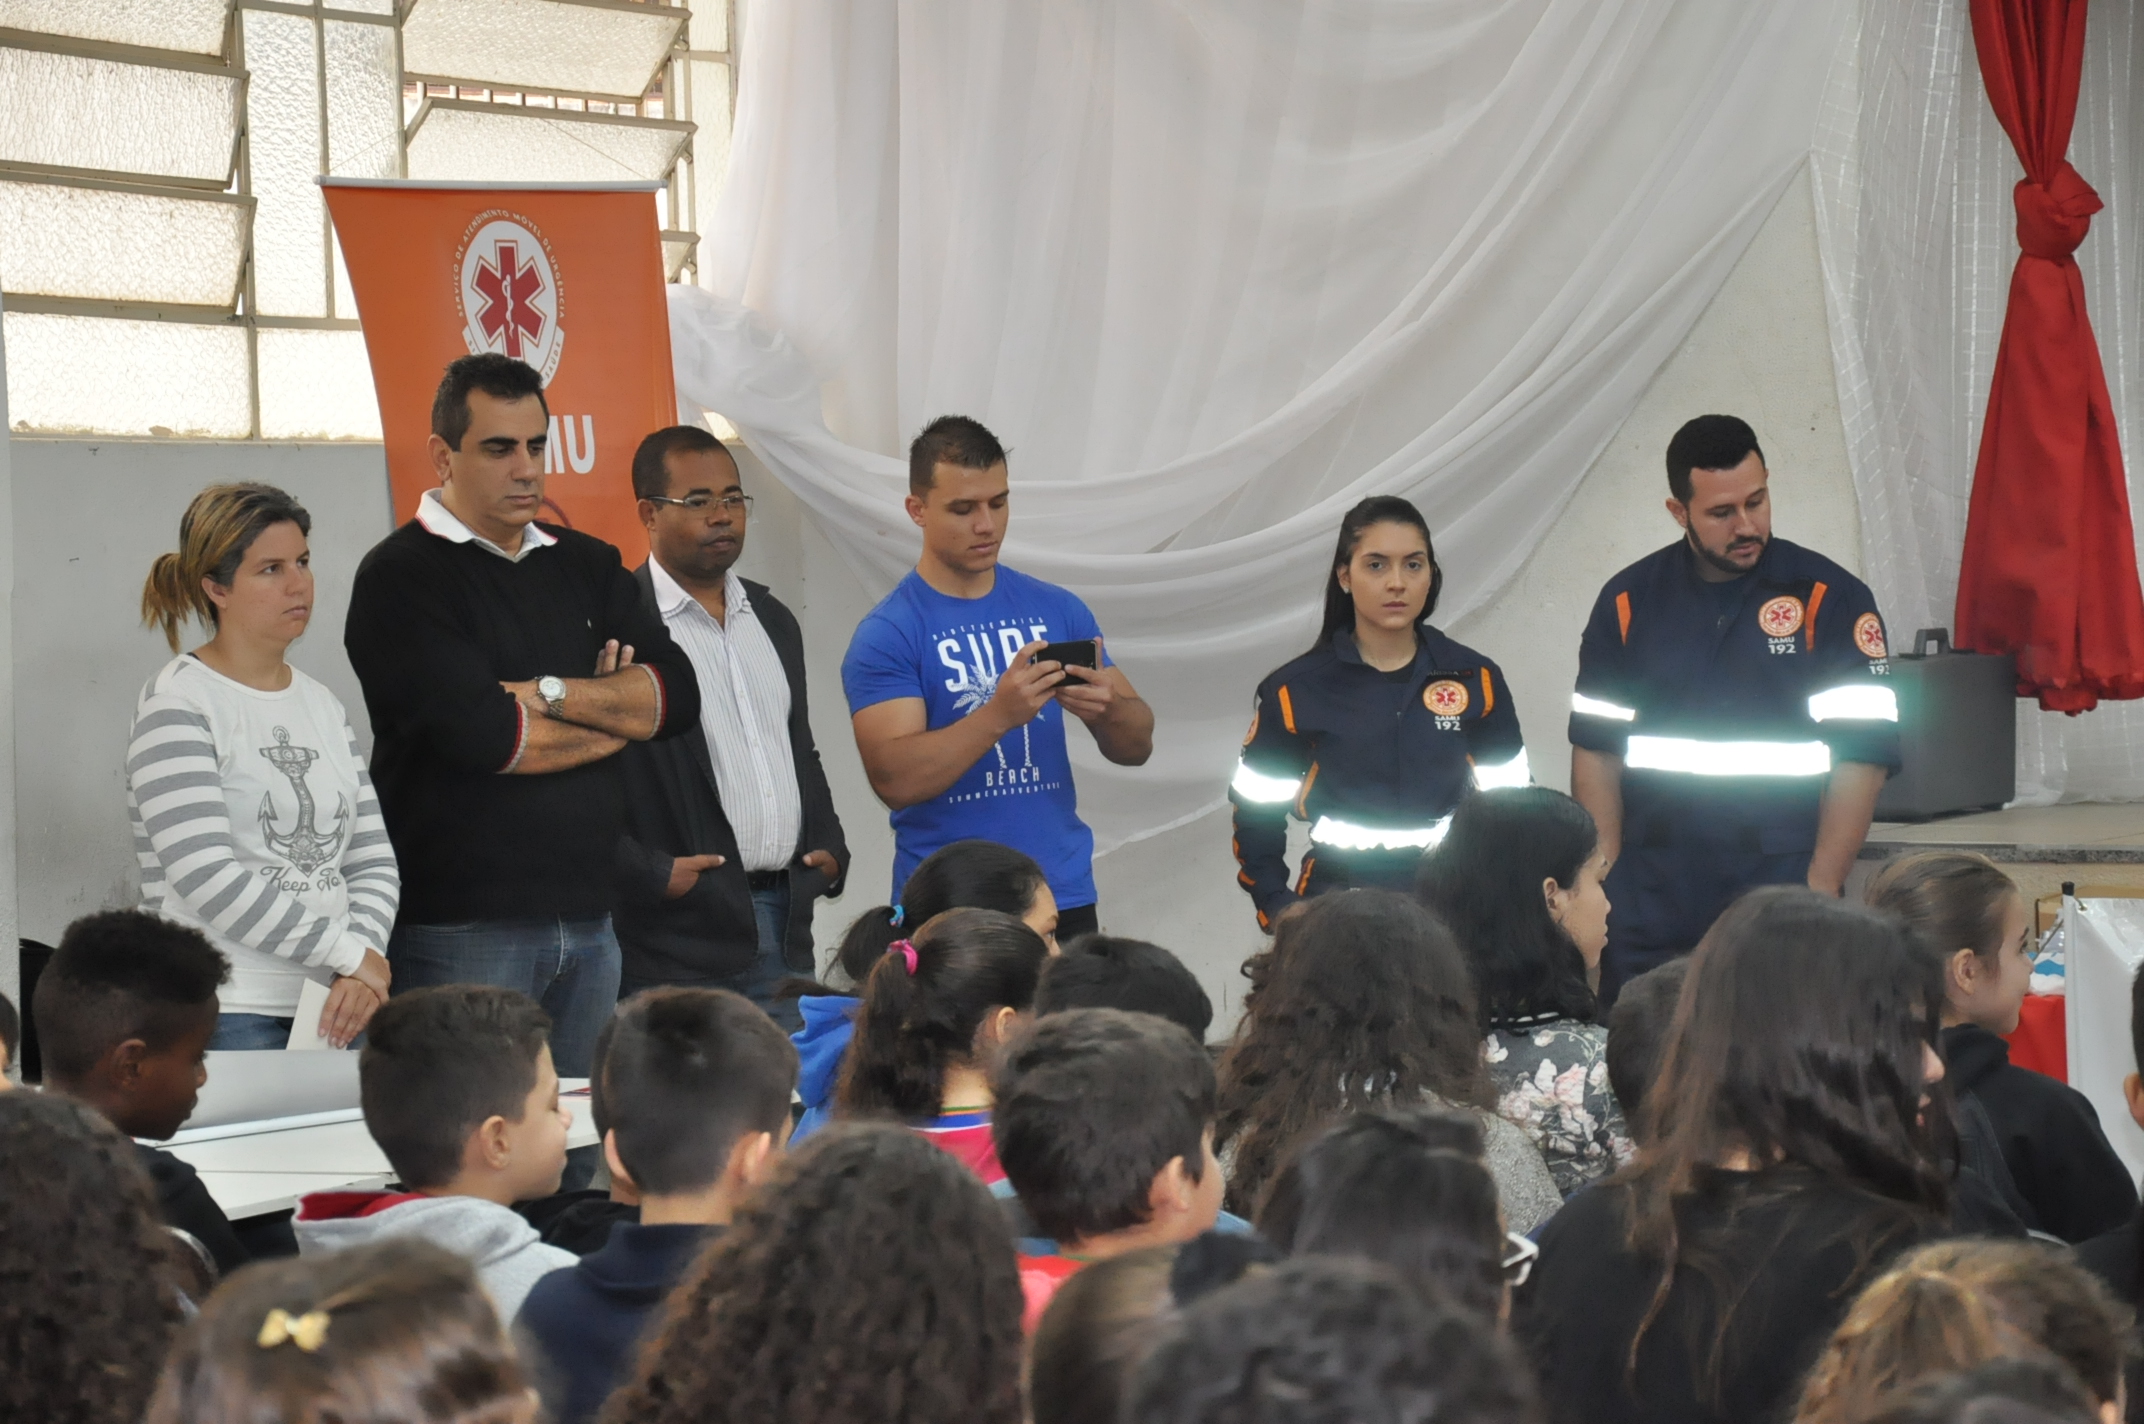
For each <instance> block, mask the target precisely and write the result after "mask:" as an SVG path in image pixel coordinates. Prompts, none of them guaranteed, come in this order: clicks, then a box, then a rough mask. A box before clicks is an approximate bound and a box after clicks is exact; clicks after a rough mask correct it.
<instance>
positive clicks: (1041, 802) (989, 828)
mask: <svg viewBox="0 0 2144 1424" xmlns="http://www.w3.org/2000/svg"><path fill="white" fill-rule="evenodd" d="M1100 634H1101V629H1100V628H1099V627H1098V626H1096V624H1095V621H1094V615H1093V614H1092V613H1090V612H1088V611H1087V605H1086V604H1084V603H1082V602H1080V600H1079V597H1078V595H1076V594H1074V593H1072V592H1071V591H1070V590H1068V589H1062V588H1059V587H1057V586H1056V585H1055V584H1049V583H1044V582H1042V581H1041V580H1040V579H1033V578H1029V577H1028V576H1027V575H1026V574H1023V573H1019V572H1016V571H1014V570H1012V569H1008V568H1006V567H1005V566H1004V565H1003V564H1000V565H998V570H997V582H996V584H995V585H994V586H993V587H992V588H991V590H990V592H988V593H986V594H984V595H983V596H982V597H981V598H950V597H948V596H947V595H945V594H942V593H940V592H938V591H937V590H936V589H934V588H932V587H931V586H930V585H929V584H927V583H925V582H924V581H923V580H922V578H921V577H919V576H918V575H917V574H916V573H915V572H914V571H912V570H911V571H910V573H909V575H908V577H906V578H904V579H902V580H901V582H900V583H899V584H898V585H896V586H895V588H894V590H893V592H891V593H889V594H887V595H886V596H885V598H883V599H882V600H880V602H879V605H878V607H876V608H874V609H872V610H871V611H870V612H869V613H868V614H866V615H864V621H863V622H861V623H859V624H857V625H856V635H855V636H854V637H852V638H850V639H849V651H848V655H847V656H846V657H844V658H843V659H842V660H841V687H842V691H844V692H846V693H847V694H848V698H849V714H850V715H851V716H854V715H855V714H856V713H858V712H860V711H862V710H863V709H864V708H866V707H875V706H877V705H878V704H879V703H881V702H892V701H894V700H895V699H897V698H902V697H920V698H922V699H923V704H924V708H925V718H926V724H927V726H928V727H929V729H930V730H931V731H936V730H938V729H939V728H940V727H949V726H951V725H952V724H953V723H955V722H957V721H959V720H960V719H961V718H963V717H965V716H967V715H968V714H969V713H970V712H973V711H974V710H975V709H976V708H978V707H981V706H982V705H983V704H984V703H986V702H988V701H989V700H990V694H991V693H993V692H995V691H996V690H997V685H998V675H999V673H1000V672H1001V671H1002V670H1003V669H1004V667H1005V665H1006V663H1007V662H1008V661H1009V660H1011V659H1012V658H1013V657H1014V656H1016V655H1017V654H1018V653H1019V651H1020V649H1022V648H1024V647H1026V646H1027V645H1028V644H1029V643H1032V642H1035V641H1037V640H1038V639H1041V640H1046V641H1049V642H1065V641H1067V640H1069V639H1073V638H1093V637H1098V636H1100ZM1102 661H1103V663H1104V664H1107V663H1108V661H1109V658H1108V655H1107V654H1106V653H1105V654H1104V655H1103V658H1102ZM892 821H893V897H892V898H893V900H894V901H895V902H898V901H899V900H900V898H901V887H902V886H903V885H905V884H907V883H908V877H909V875H910V874H911V873H913V872H914V870H915V868H916V866H917V864H918V863H919V862H920V861H921V860H922V859H923V858H924V857H925V856H927V855H929V854H930V853H931V852H932V851H935V850H937V849H938V848H940V847H941V846H946V845H950V844H952V843H953V842H954V841H958V840H966V839H968V838H970V837H975V838H979V839H982V840H988V841H997V842H998V843H999V844H1001V845H1009V846H1011V847H1013V848H1014V849H1015V850H1022V851H1025V852H1027V854H1029V855H1031V856H1033V857H1034V858H1035V863H1036V864H1038V865H1040V866H1041V867H1042V873H1043V875H1044V876H1045V877H1046V878H1047V879H1048V880H1049V882H1050V893H1051V894H1053V895H1055V896H1056V897H1057V903H1058V904H1059V905H1060V906H1062V907H1064V908H1066V909H1071V908H1073V907H1075V906H1079V905H1091V904H1093V903H1094V832H1092V831H1090V830H1088V829H1087V827H1086V824H1085V823H1084V822H1082V821H1081V820H1080V818H1079V802H1078V797H1077V795H1076V794H1075V793H1074V791H1073V789H1072V762H1071V758H1070V757H1068V756H1067V755H1066V753H1065V712H1064V708H1062V707H1061V706H1059V705H1058V704H1057V703H1056V702H1054V701H1053V702H1050V703H1047V704H1045V705H1044V707H1043V709H1042V711H1041V712H1039V713H1037V714H1036V716H1035V719H1034V720H1033V721H1032V722H1029V723H1028V724H1027V725H1026V726H1024V727H1016V728H1014V729H1013V730H1012V731H1010V732H1008V733H1006V734H1005V736H1004V737H1003V738H1002V739H1000V740H999V742H998V744H997V746H996V747H994V748H993V749H992V750H990V751H988V752H985V753H984V754H983V757H982V759H981V760H980V761H978V762H976V764H975V765H974V766H971V767H969V768H968V770H967V771H966V773H964V774H963V775H962V776H961V778H960V780H958V781H956V782H954V783H953V785H952V787H951V788H950V789H948V790H947V791H946V792H945V793H944V794H942V795H940V796H936V797H933V798H932V799H930V800H928V801H924V802H921V803H920V804H918V805H914V806H910V807H907V808H905V809H903V810H899V811H895V812H894V813H893V816H892Z"/></svg>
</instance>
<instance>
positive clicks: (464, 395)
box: [432, 351, 551, 450]
mask: <svg viewBox="0 0 2144 1424" xmlns="http://www.w3.org/2000/svg"><path fill="white" fill-rule="evenodd" d="M471 391H482V392H483V393H484V394H485V395H487V396H490V397H491V398H492V399H493V400H502V401H517V400H522V399H525V398H526V397H528V396H534V397H536V404H538V405H540V406H542V407H543V413H544V414H545V415H546V416H548V415H550V413H551V403H550V402H549V401H547V400H545V399H544V398H543V377H542V376H540V375H538V374H537V373H536V368H535V367H534V366H531V365H530V364H529V363H528V362H526V361H516V360H515V359H514V358H513V357H511V356H501V355H500V354H499V353H498V352H496V351H479V352H478V353H477V354H476V355H474V356H458V357H456V358H455V359H454V360H452V361H449V362H448V363H447V373H446V374H445V375H444V376H441V377H440V378H439V389H438V391H436V392H435V393H434V394H433V396H432V433H433V434H434V435H437V436H438V437H439V438H440V439H442V440H444V441H446V442H447V445H448V448H450V449H454V450H459V449H461V448H462V437H463V436H464V435H467V434H468V433H469V421H470V419H471V417H470V412H469V392H471Z"/></svg>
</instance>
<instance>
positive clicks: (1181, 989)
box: [1035, 934, 1213, 1043]
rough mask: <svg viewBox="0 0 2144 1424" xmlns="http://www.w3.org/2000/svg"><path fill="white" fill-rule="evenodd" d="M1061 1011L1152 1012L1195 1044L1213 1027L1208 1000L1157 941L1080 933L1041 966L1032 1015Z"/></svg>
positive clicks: (1193, 977)
mask: <svg viewBox="0 0 2144 1424" xmlns="http://www.w3.org/2000/svg"><path fill="white" fill-rule="evenodd" d="M1065 1009H1123V1010H1125V1011H1126V1012H1128V1013H1135V1014H1156V1015H1159V1016H1160V1017H1162V1018H1165V1019H1167V1020H1169V1022H1171V1023H1174V1024H1181V1025H1182V1026H1183V1029H1184V1031H1185V1032H1186V1033H1188V1034H1190V1035H1191V1036H1192V1037H1193V1038H1194V1039H1196V1040H1198V1041H1199V1042H1200V1043H1204V1042H1205V1041H1206V1030H1207V1029H1209V1028H1211V1027H1212V1026H1213V1000H1212V999H1209V998H1207V997H1206V991H1205V990H1204V989H1203V988H1201V987H1200V986H1199V981H1198V976H1197V975H1195V974H1193V973H1192V972H1191V971H1190V970H1189V969H1187V968H1185V967H1184V961H1182V960H1181V959H1178V958H1177V957H1176V956H1175V955H1173V954H1171V953H1169V951H1167V950H1166V949H1163V948H1162V947H1161V946H1160V945H1158V944H1149V943H1147V941H1145V940H1143V939H1122V938H1119V937H1118V936H1116V935H1105V934H1090V935H1081V936H1080V937H1079V938H1078V939H1076V940H1074V941H1072V943H1070V944H1068V945H1066V946H1065V949H1064V953H1062V954H1060V955H1058V956H1057V957H1056V958H1055V959H1052V960H1051V961H1050V962H1049V963H1047V964H1045V965H1043V966H1042V979H1041V981H1040V982H1039V983H1037V984H1036V985H1035V1017H1037V1018H1041V1017H1042V1016H1043V1015H1044V1014H1054V1013H1059V1012H1062V1011H1063V1010H1065Z"/></svg>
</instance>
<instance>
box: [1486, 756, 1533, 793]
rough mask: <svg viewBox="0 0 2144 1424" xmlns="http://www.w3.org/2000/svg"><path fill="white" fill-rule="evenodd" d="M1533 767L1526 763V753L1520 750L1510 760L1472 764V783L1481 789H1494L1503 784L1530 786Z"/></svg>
mask: <svg viewBox="0 0 2144 1424" xmlns="http://www.w3.org/2000/svg"><path fill="white" fill-rule="evenodd" d="M1533 780H1534V773H1533V768H1532V767H1530V766H1528V765H1527V764H1526V753H1524V752H1520V753H1519V754H1518V755H1517V756H1515V757H1513V758H1512V759H1511V760H1510V761H1503V762H1496V763H1494V764H1492V765H1489V766H1483V765H1482V764H1481V763H1479V762H1476V763H1475V764H1474V784H1475V785H1476V786H1478V787H1480V788H1481V789H1482V790H1483V791H1494V790H1497V789H1498V788H1500V787H1505V786H1531V785H1532V784H1533Z"/></svg>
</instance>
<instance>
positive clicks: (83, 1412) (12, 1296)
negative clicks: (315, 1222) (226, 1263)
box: [0, 1093, 184, 1424]
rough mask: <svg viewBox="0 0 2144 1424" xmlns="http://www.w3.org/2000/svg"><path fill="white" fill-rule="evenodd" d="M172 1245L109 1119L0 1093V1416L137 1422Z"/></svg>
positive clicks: (79, 1423) (158, 1346)
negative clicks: (106, 1120)
mask: <svg viewBox="0 0 2144 1424" xmlns="http://www.w3.org/2000/svg"><path fill="white" fill-rule="evenodd" d="M177 1249H179V1248H177V1246H176V1244H175V1243H174V1242H173V1240H172V1239H171V1238H170V1237H169V1236H167V1235H166V1234H165V1232H164V1229H163V1227H162V1226H161V1224H159V1222H158V1221H157V1212H156V1203H155V1201H154V1200H153V1199H152V1198H151V1196H150V1194H149V1180H148V1177H147V1175H146V1174H145V1173H143V1171H142V1169H141V1167H140V1165H139V1164H138V1163H137V1161H136V1160H135V1155H134V1152H133V1150H132V1148H131V1147H130V1146H129V1144H128V1142H127V1140H126V1139H125V1138H124V1137H121V1136H120V1135H119V1133H118V1132H117V1131H116V1130H114V1129H113V1128H112V1126H111V1125H110V1124H109V1123H107V1122H105V1121H104V1120H103V1119H102V1118H100V1117H99V1116H98V1115H97V1114H96V1113H94V1112H92V1111H90V1110H89V1109H88V1108H86V1107H84V1106H82V1105H80V1104H77V1103H73V1102H70V1101H68V1100H67V1099H66V1098H63V1097H60V1096H58V1095H57V1094H52V1093H0V1419H6V1420H9V1421H20V1424H33V1421H34V1424H132V1421H134V1420H137V1419H139V1418H140V1417H141V1411H142V1407H143V1405H145V1404H146V1403H148V1400H149V1394H150V1391H152V1390H153V1389H155V1387H156V1376H157V1370H158V1369H159V1368H160V1367H161V1366H162V1364H163V1360H164V1352H165V1351H166V1349H167V1348H169V1346H170V1343H171V1337H172V1334H173V1332H174V1331H175V1330H177V1328H178V1326H179V1322H180V1319H181V1311H182V1310H183V1308H184V1303H183V1302H182V1300H181V1298H180V1277H179V1274H178V1272H177V1270H176V1269H175V1266H176V1262H175V1259H174V1252H175V1251H176V1250H177Z"/></svg>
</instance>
